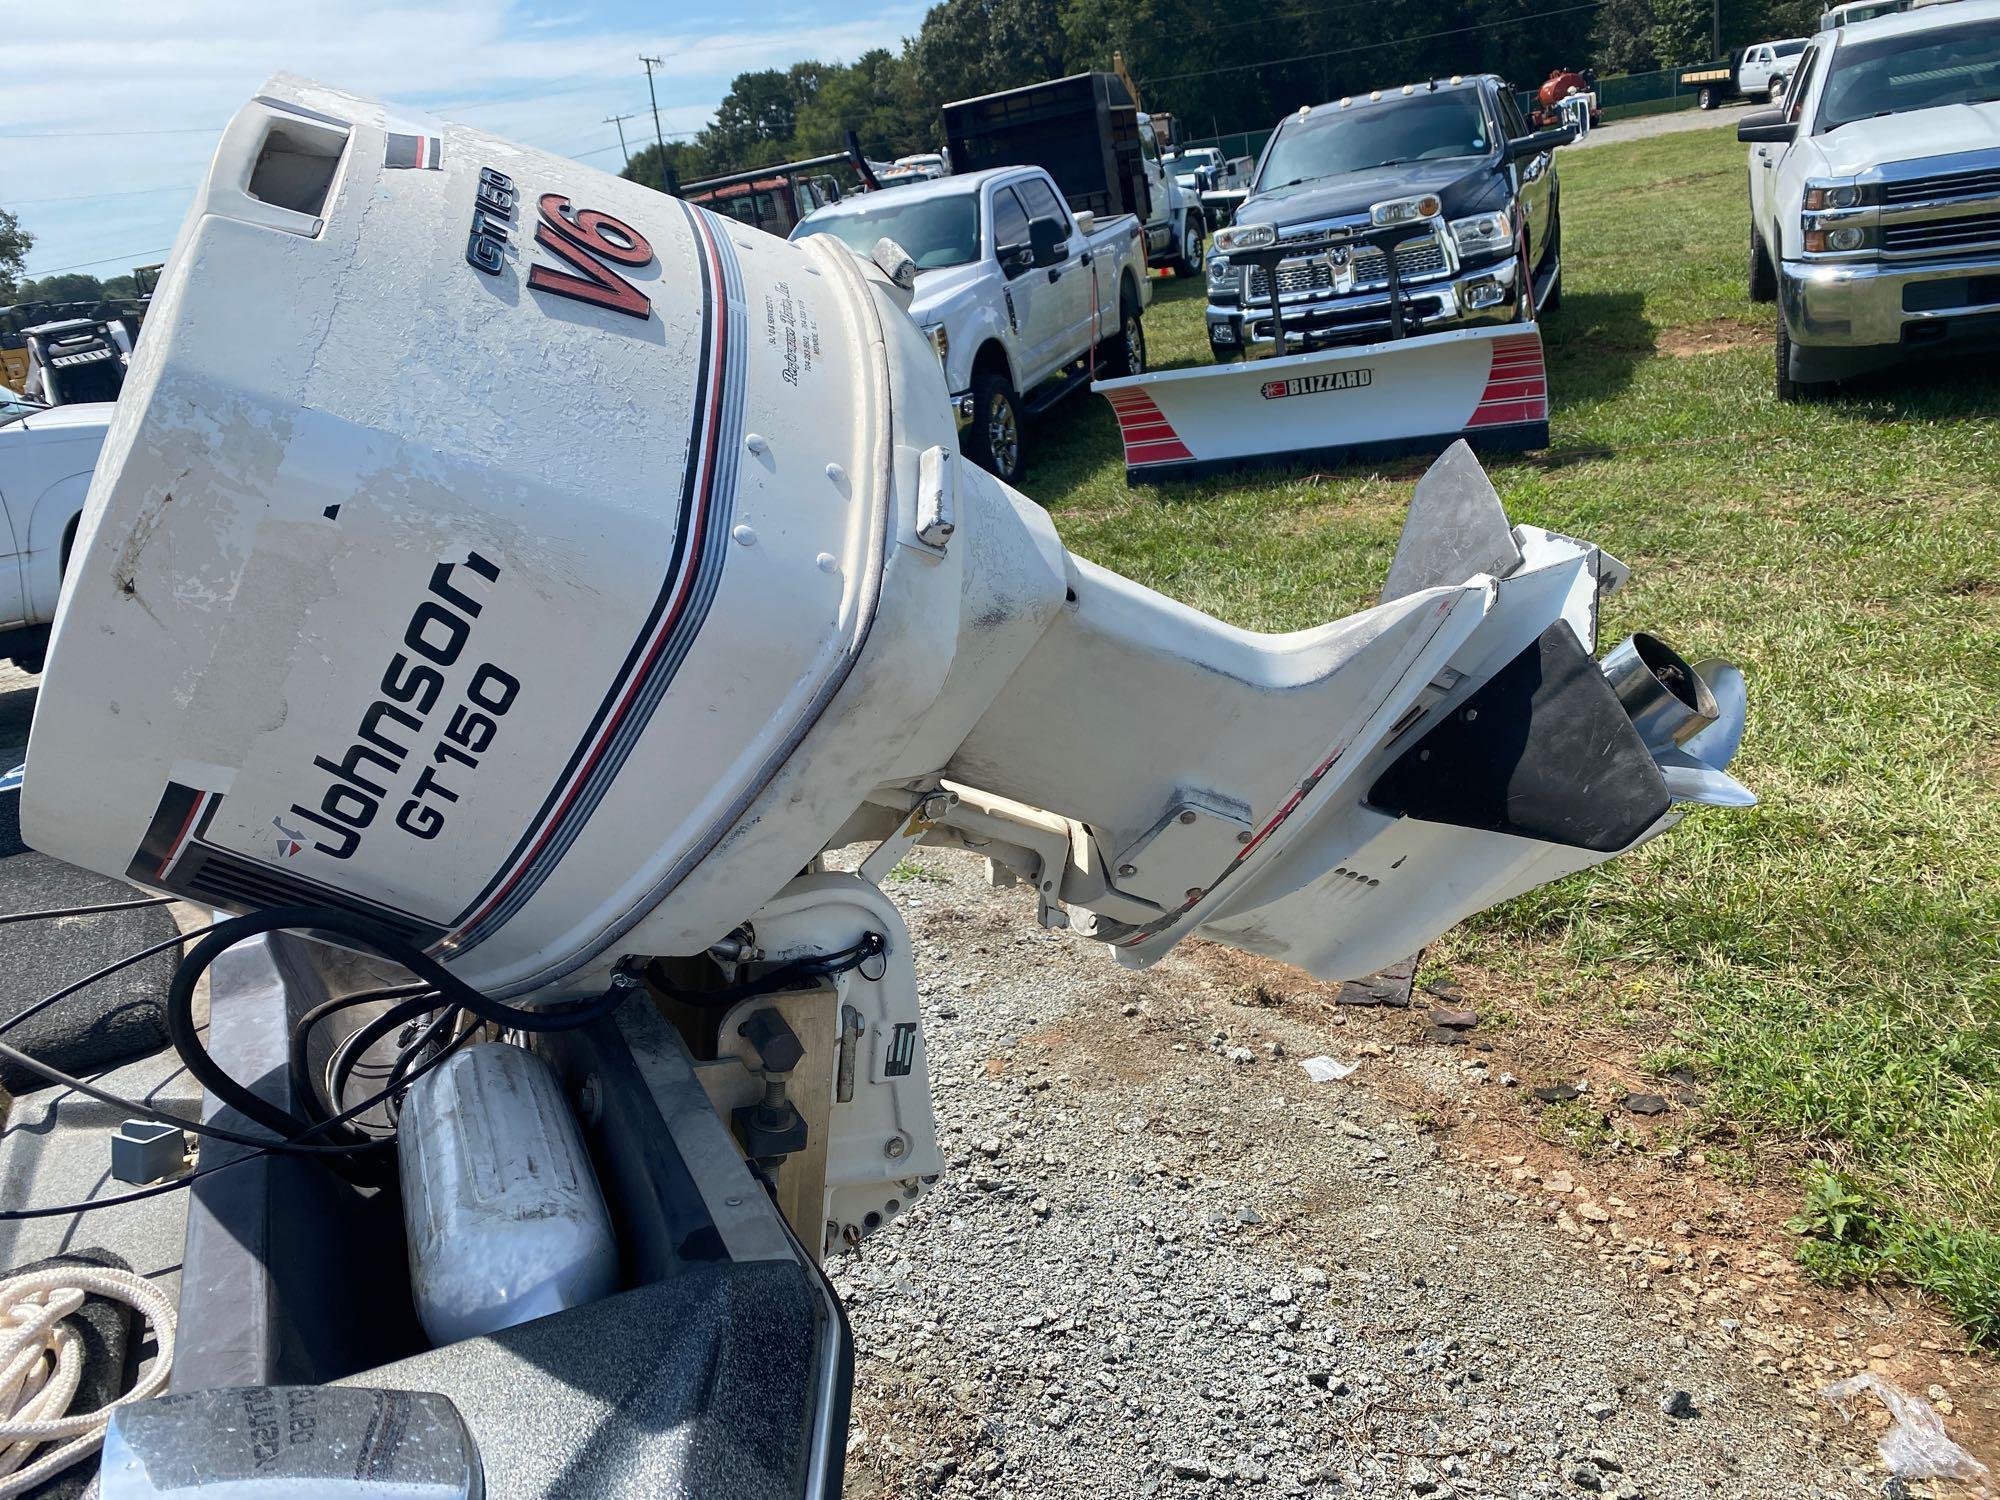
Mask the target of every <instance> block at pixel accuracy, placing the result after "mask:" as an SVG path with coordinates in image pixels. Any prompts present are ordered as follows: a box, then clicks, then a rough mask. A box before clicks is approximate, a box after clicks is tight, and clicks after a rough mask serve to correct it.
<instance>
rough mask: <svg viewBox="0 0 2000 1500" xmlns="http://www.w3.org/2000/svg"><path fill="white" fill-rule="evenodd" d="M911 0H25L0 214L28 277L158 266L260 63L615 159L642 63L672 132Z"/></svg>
mask: <svg viewBox="0 0 2000 1500" xmlns="http://www.w3.org/2000/svg"><path fill="white" fill-rule="evenodd" d="M925 9H926V6H925V4H924V3H923V0H902V3H899V0H847V3H841V0H789V3H787V0H735V3H732V4H717V3H713V0H700V3H696V4H686V3H679V4H673V5H643V4H636V3H630V0H599V3H592V0H582V3H575V0H570V3H565V0H546V3H539V4H517V3H508V0H439V3H437V4H432V5H411V4H410V3H409V0H394V3H391V0H81V3H79V0H37V3H34V4H32V5H20V6H9V7H8V12H9V14H8V20H7V28H6V29H7V44H6V46H5V47H4V48H0V207H5V208H9V209H12V210H13V211H14V212H15V213H16V214H18V215H19V216H20V218H21V221H22V223H23V225H24V226H25V227H26V228H28V229H29V230H31V231H32V232H33V233H34V235H35V248H34V249H33V251H31V252H30V254H29V256H28V266H27V269H28V274H30V275H33V276H45V275H48V274H50V273H52V272H55V271H60V270H69V269H78V270H87V271H89V272H91V273H92V274H94V275H97V276H105V277H108V276H116V275H119V274H121V273H124V272H127V271H129V270H130V269H131V268H132V267H133V266H134V265H143V264H145V263H147V262H149V261H156V260H158V259H160V258H161V256H162V254H163V253H164V252H165V250H166V249H167V248H168V246H170V245H171V244H172V242H173V238H174V232H175V230H176V229H177V228H178V227H179V224H180V220H181V216H182V214H183V212H184V211H185V210H186V208H187V204H188V201H189V199H190V198H191V197H192V196H193V192H194V189H195V187H196V186H197V185H198V184H199V182H200V180H201V176H202V173H203V171H204V169H205V168H206V166H207V163H208V157H209V153H210V152H211V151H212V150H213V149H214V146H215V142H216V140H217V138H218V137H219V136H220V134H221V131H222V127H223V125H224V124H226V123H227V122H228V119H229V117H230V116H231V115H232V114H233V113H235V111H236V109H237V107H238V106H239V105H241V104H242V103H243V102H244V101H245V100H246V99H248V98H249V97H250V96H251V95H252V94H254V93H256V91H257V88H258V85H259V84H261V83H262V82H263V81H264V79H266V78H267V77H269V76H270V75H271V74H273V73H279V72H289V73H300V74H304V75H305V76H307V77H310V78H316V79H319V80H320V81H322V82H325V83H329V84H333V85H335V86H337V87H340V88H345V89H348V90H351V91H353V92H355V93H360V94H368V95H373V96H375V97H378V98H384V99H392V100H396V101H398V102H401V103H405V104H409V105H413V106H417V107H421V108H423V109H427V110H430V111H432V112H434V113H436V114H440V115H443V116H445V117H446V118H448V119H456V120H463V121H464V122H465V123H467V124H469V125H476V126H478V127H479V128H480V129H482V130H490V131H493V132H495V133H496V134H499V135H505V136H510V137H512V138H514V139H516V140H519V141H522V142H525V143H527V144H529V145H533V146H540V147H542V148H544V149H547V150H552V151H556V152H559V153H561V154H563V155H566V156H574V157H576V158H578V159H579V160H582V161H586V162H588V163H590V164H591V165H592V166H597V167H604V168H607V169H609V170H613V171H615V170H617V168H618V167H619V166H620V165H621V164H622V160H621V158H620V156H619V154H618V136H617V133H616V131H615V130H614V128H613V127H612V126H610V125H607V124H605V123H603V122H604V119H605V117H606V116H607V115H614V114H630V115H632V116H634V117H635V118H633V119H630V120H627V121H626V122H625V131H626V137H627V139H628V140H629V141H630V142H632V144H633V146H634V148H635V149H636V147H637V146H639V145H641V144H643V143H645V142H646V141H649V140H651V139H652V131H653V122H652V115H651V111H650V109H649V107H648V105H647V102H646V78H645V72H644V70H643V69H642V68H641V67H640V65H639V60H638V59H639V54H640V53H642V52H643V53H650V54H652V55H653V56H656V57H659V58H661V59H663V60H664V63H665V67H664V69H662V70H657V76H656V84H657V87H658V89H659V92H660V118H661V123H662V124H663V125H664V126H665V128H666V130H667V131H668V133H669V134H673V133H675V132H691V131H693V130H695V129H697V128H699V127H700V126H701V124H702V123H703V122H704V121H705V120H706V119H707V118H708V115H709V113H710V111H711V110H713V109H714V107H715V104H716V101H718V100H719V99H720V98H721V97H722V95H723V93H724V92H725V91H726V90H727V89H728V87H729V80H730V79H731V78H733V77H734V76H735V75H736V74H738V73H740V72H745V71H748V70H750V69H755V68H764V67H783V66H786V65H787V64H789V63H793V62H796V61H798V60H799V59H801V58H806V57H817V58H820V59H822V60H823V61H828V62H834V61H839V62H846V61H850V60H851V59H853V58H854V57H855V56H856V55H857V54H859V53H860V52H863V51H865V50H866V49H867V48H869V47H874V46H886V47H890V48H892V49H893V48H895V47H896V46H897V45H898V44H899V43H900V41H901V39H902V38H903V37H904V36H907V35H911V34H914V33H915V31H916V29H917V26H918V24H919V23H920V22H921V20H922V19H923V13H924V10H925Z"/></svg>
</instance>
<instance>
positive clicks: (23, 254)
mask: <svg viewBox="0 0 2000 1500" xmlns="http://www.w3.org/2000/svg"><path fill="white" fill-rule="evenodd" d="M34 247H35V237H34V236H33V235H32V234H30V233H28V231H27V230H25V229H23V228H22V227H21V221H20V220H19V219H17V218H15V217H14V215H13V214H11V213H9V212H8V211H7V210H6V209H4V208H0V297H5V298H9V299H12V297H13V296H14V283H15V282H16V281H17V280H18V279H19V278H20V275H21V267H22V266H23V265H25V264H26V263H27V259H28V252H29V251H30V250H32V249H34Z"/></svg>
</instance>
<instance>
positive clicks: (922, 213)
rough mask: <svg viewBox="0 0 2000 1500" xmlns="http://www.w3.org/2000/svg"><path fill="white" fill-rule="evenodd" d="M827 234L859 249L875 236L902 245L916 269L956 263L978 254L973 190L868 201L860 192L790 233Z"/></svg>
mask: <svg viewBox="0 0 2000 1500" xmlns="http://www.w3.org/2000/svg"><path fill="white" fill-rule="evenodd" d="M809 234H830V235H832V236H833V237H834V238H835V239H838V240H839V241H840V242H841V243H842V244H844V245H847V246H849V247H850V248H852V249H855V250H859V251H860V252H861V253H862V254H863V255H866V254H868V253H869V252H870V251H871V250H873V249H874V248H875V242H876V241H877V240H879V239H891V240H894V241H895V242H896V243H897V244H899V245H901V246H902V247H903V250H904V252H905V253H906V254H908V256H909V257H910V259H911V260H913V261H915V262H916V263H917V269H918V270H919V271H930V270H934V269H936V268H937V267H939V266H962V265H964V264H965V263H966V262H967V261H972V260H977V259H978V258H979V195H978V194H977V193H953V194H950V195H949V196H947V197H940V198H923V199H918V200H914V201H910V200H906V201H904V202H901V203H877V204H871V203H870V202H869V201H868V200H867V198H866V196H863V197H861V198H858V199H854V200H851V202H850V203H843V204H841V206H840V207H839V208H837V209H823V210H821V211H820V212H819V213H816V214H814V215H813V216H812V217H811V218H809V219H807V220H806V221H805V223H803V224H801V225H799V227H798V228H797V229H796V230H794V231H793V232H792V238H794V239H801V240H802V239H804V238H805V237H806V236H807V235H809Z"/></svg>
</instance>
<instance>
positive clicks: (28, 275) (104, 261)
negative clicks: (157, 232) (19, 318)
mask: <svg viewBox="0 0 2000 1500" xmlns="http://www.w3.org/2000/svg"><path fill="white" fill-rule="evenodd" d="M173 248H174V247H173V246H172V245H161V246H160V247H159V248H157V249H154V250H126V251H123V252H121V253H119V254H117V255H106V256H102V257H100V258H99V259H97V260H80V261H77V262H76V263H75V264H74V265H67V266H57V267H55V268H54V269H53V270H49V271H23V272H22V273H21V280H23V281H45V280H47V279H48V278H49V277H51V276H60V275H62V273H63V272H65V271H81V270H84V269H86V268H88V267H90V266H108V265H110V264H111V263H112V262H113V261H124V260H137V259H138V258H139V257H140V256H142V255H165V254H166V253H167V252H168V251H169V250H171V249H173Z"/></svg>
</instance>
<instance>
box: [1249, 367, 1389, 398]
mask: <svg viewBox="0 0 2000 1500" xmlns="http://www.w3.org/2000/svg"><path fill="white" fill-rule="evenodd" d="M1374 381H1375V373H1374V371H1372V370H1370V369H1368V368H1366V367H1365V366H1364V367H1363V368H1361V369H1359V370H1333V371H1330V372H1329V373H1327V374H1325V375H1297V376H1294V377H1293V378H1292V379H1290V380H1267V381H1265V382H1264V387H1263V390H1264V399H1265V400H1266V401H1276V400H1277V399H1278V398H1279V397H1281V396H1314V395H1317V394H1319V393H1320V392H1321V391H1351V390H1353V389H1354V388H1355V387H1357V386H1363V385H1372V384H1374Z"/></svg>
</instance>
